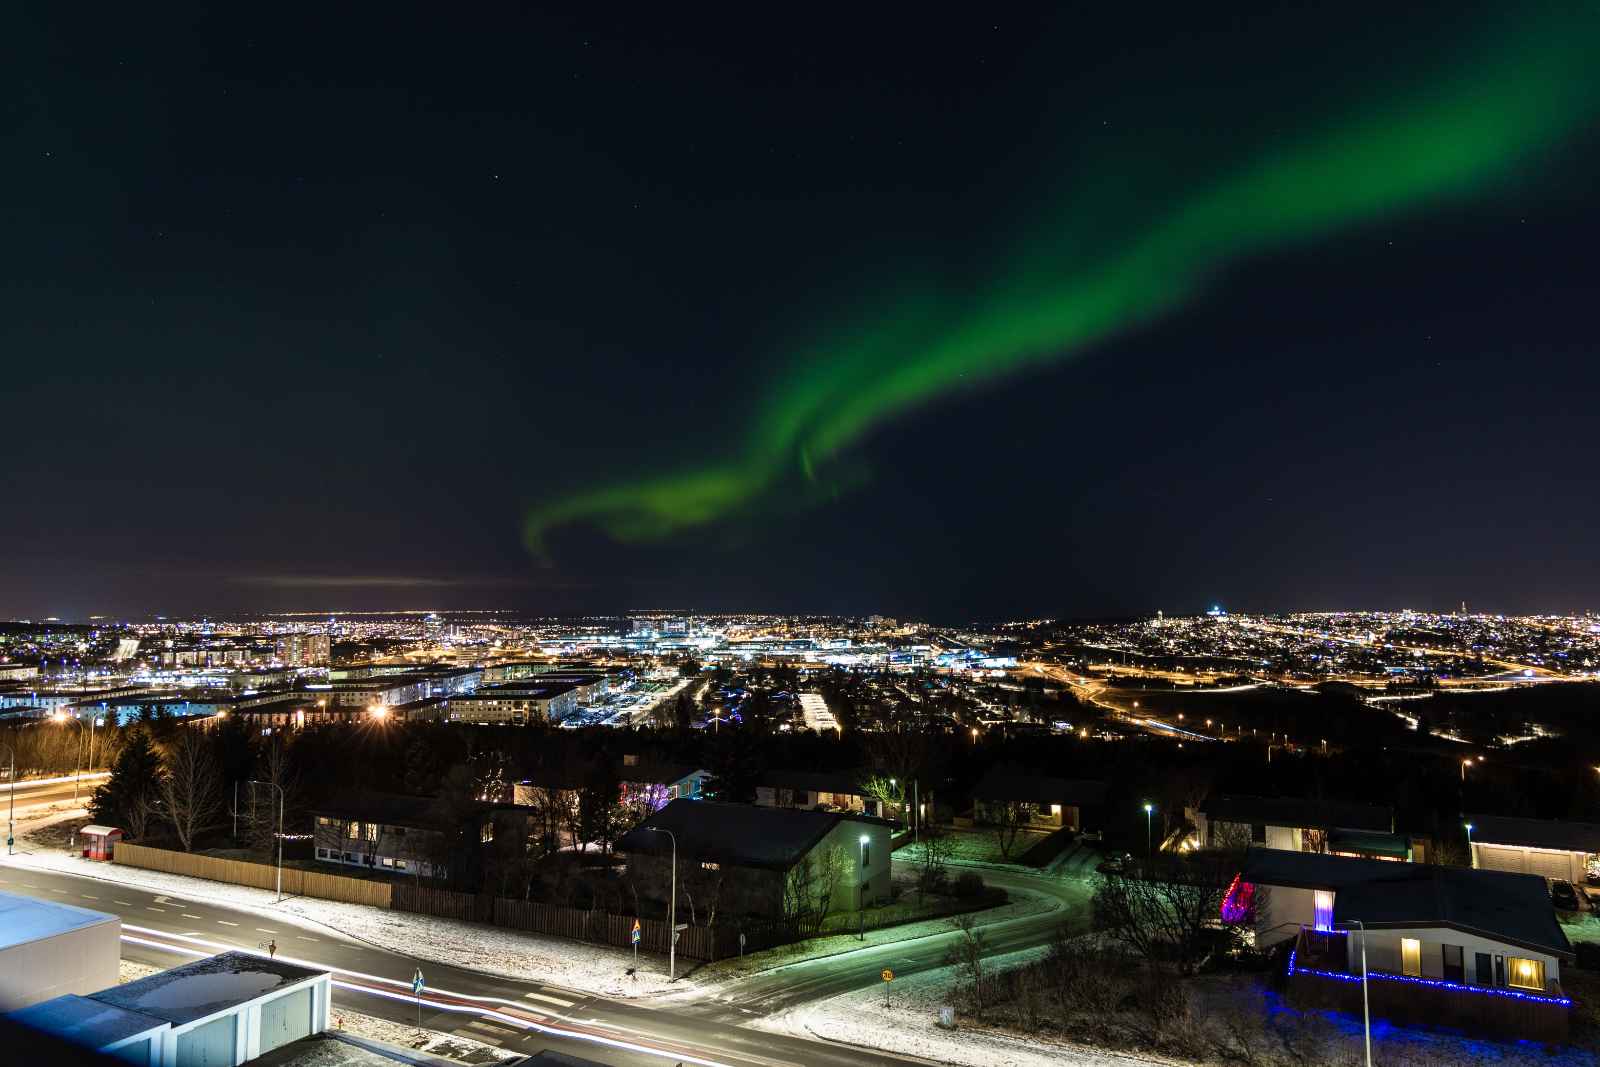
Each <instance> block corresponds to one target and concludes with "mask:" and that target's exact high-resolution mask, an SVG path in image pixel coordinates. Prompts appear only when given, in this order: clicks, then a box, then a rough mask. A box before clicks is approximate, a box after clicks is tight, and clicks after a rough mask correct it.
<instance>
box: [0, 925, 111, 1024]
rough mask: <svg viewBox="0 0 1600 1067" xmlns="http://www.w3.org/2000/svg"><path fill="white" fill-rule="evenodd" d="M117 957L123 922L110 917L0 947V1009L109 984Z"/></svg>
mask: <svg viewBox="0 0 1600 1067" xmlns="http://www.w3.org/2000/svg"><path fill="white" fill-rule="evenodd" d="M121 957H122V922H121V920H119V919H117V918H116V917H115V916H112V915H107V916H106V917H105V921H104V922H99V923H95V924H94V925H92V926H83V927H79V928H77V929H75V930H67V931H65V932H63V933H59V934H56V935H55V936H53V937H45V938H41V939H39V940H37V941H28V942H25V943H23V944H20V945H12V946H11V947H10V948H7V949H4V950H0V1012H7V1011H16V1010H17V1009H18V1008H26V1007H27V1006H28V1005H30V1004H38V1003H39V1002H40V1001H45V1000H50V999H51V998H52V997H59V996H62V995H64V994H67V993H77V994H79V995H80V996H81V995H86V994H89V993H98V992H99V991H100V990H102V989H106V988H108V987H110V986H114V985H116V984H117V978H118V971H117V961H118V960H119V959H121Z"/></svg>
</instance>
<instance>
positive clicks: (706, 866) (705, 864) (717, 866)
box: [700, 860, 722, 871]
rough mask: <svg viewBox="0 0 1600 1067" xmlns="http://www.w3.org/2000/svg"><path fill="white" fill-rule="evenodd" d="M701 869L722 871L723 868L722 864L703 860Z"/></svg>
mask: <svg viewBox="0 0 1600 1067" xmlns="http://www.w3.org/2000/svg"><path fill="white" fill-rule="evenodd" d="M700 869H701V870H702V871H720V870H722V864H720V863H712V862H711V861H710V860H701V861H700Z"/></svg>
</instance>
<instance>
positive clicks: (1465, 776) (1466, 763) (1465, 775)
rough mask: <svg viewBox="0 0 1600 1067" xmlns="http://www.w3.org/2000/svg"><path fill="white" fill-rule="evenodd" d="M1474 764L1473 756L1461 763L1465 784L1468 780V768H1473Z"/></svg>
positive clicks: (1462, 777) (1462, 778)
mask: <svg viewBox="0 0 1600 1067" xmlns="http://www.w3.org/2000/svg"><path fill="white" fill-rule="evenodd" d="M1472 763H1473V758H1472V757H1471V756H1468V757H1467V758H1466V759H1464V760H1462V761H1461V780H1462V781H1463V782H1465V781H1466V780H1467V768H1468V767H1469V766H1471V765H1472Z"/></svg>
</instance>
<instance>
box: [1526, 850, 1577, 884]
mask: <svg viewBox="0 0 1600 1067" xmlns="http://www.w3.org/2000/svg"><path fill="white" fill-rule="evenodd" d="M1528 873H1529V874H1542V875H1544V876H1545V877H1546V878H1561V879H1563V880H1564V879H1567V878H1571V877H1572V856H1571V854H1569V853H1566V852H1534V851H1531V850H1530V851H1529V852H1528Z"/></svg>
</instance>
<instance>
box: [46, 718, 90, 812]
mask: <svg viewBox="0 0 1600 1067" xmlns="http://www.w3.org/2000/svg"><path fill="white" fill-rule="evenodd" d="M53 718H54V719H55V720H56V721H57V722H70V723H72V724H73V725H74V726H76V727H77V728H78V745H77V748H76V750H75V752H74V754H73V758H74V760H75V766H74V769H73V772H72V806H73V807H77V806H78V781H79V779H81V778H82V777H83V723H81V722H79V721H78V716H77V715H76V714H72V715H68V714H67V713H66V712H64V711H58V712H56V713H55V715H54V716H53Z"/></svg>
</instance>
